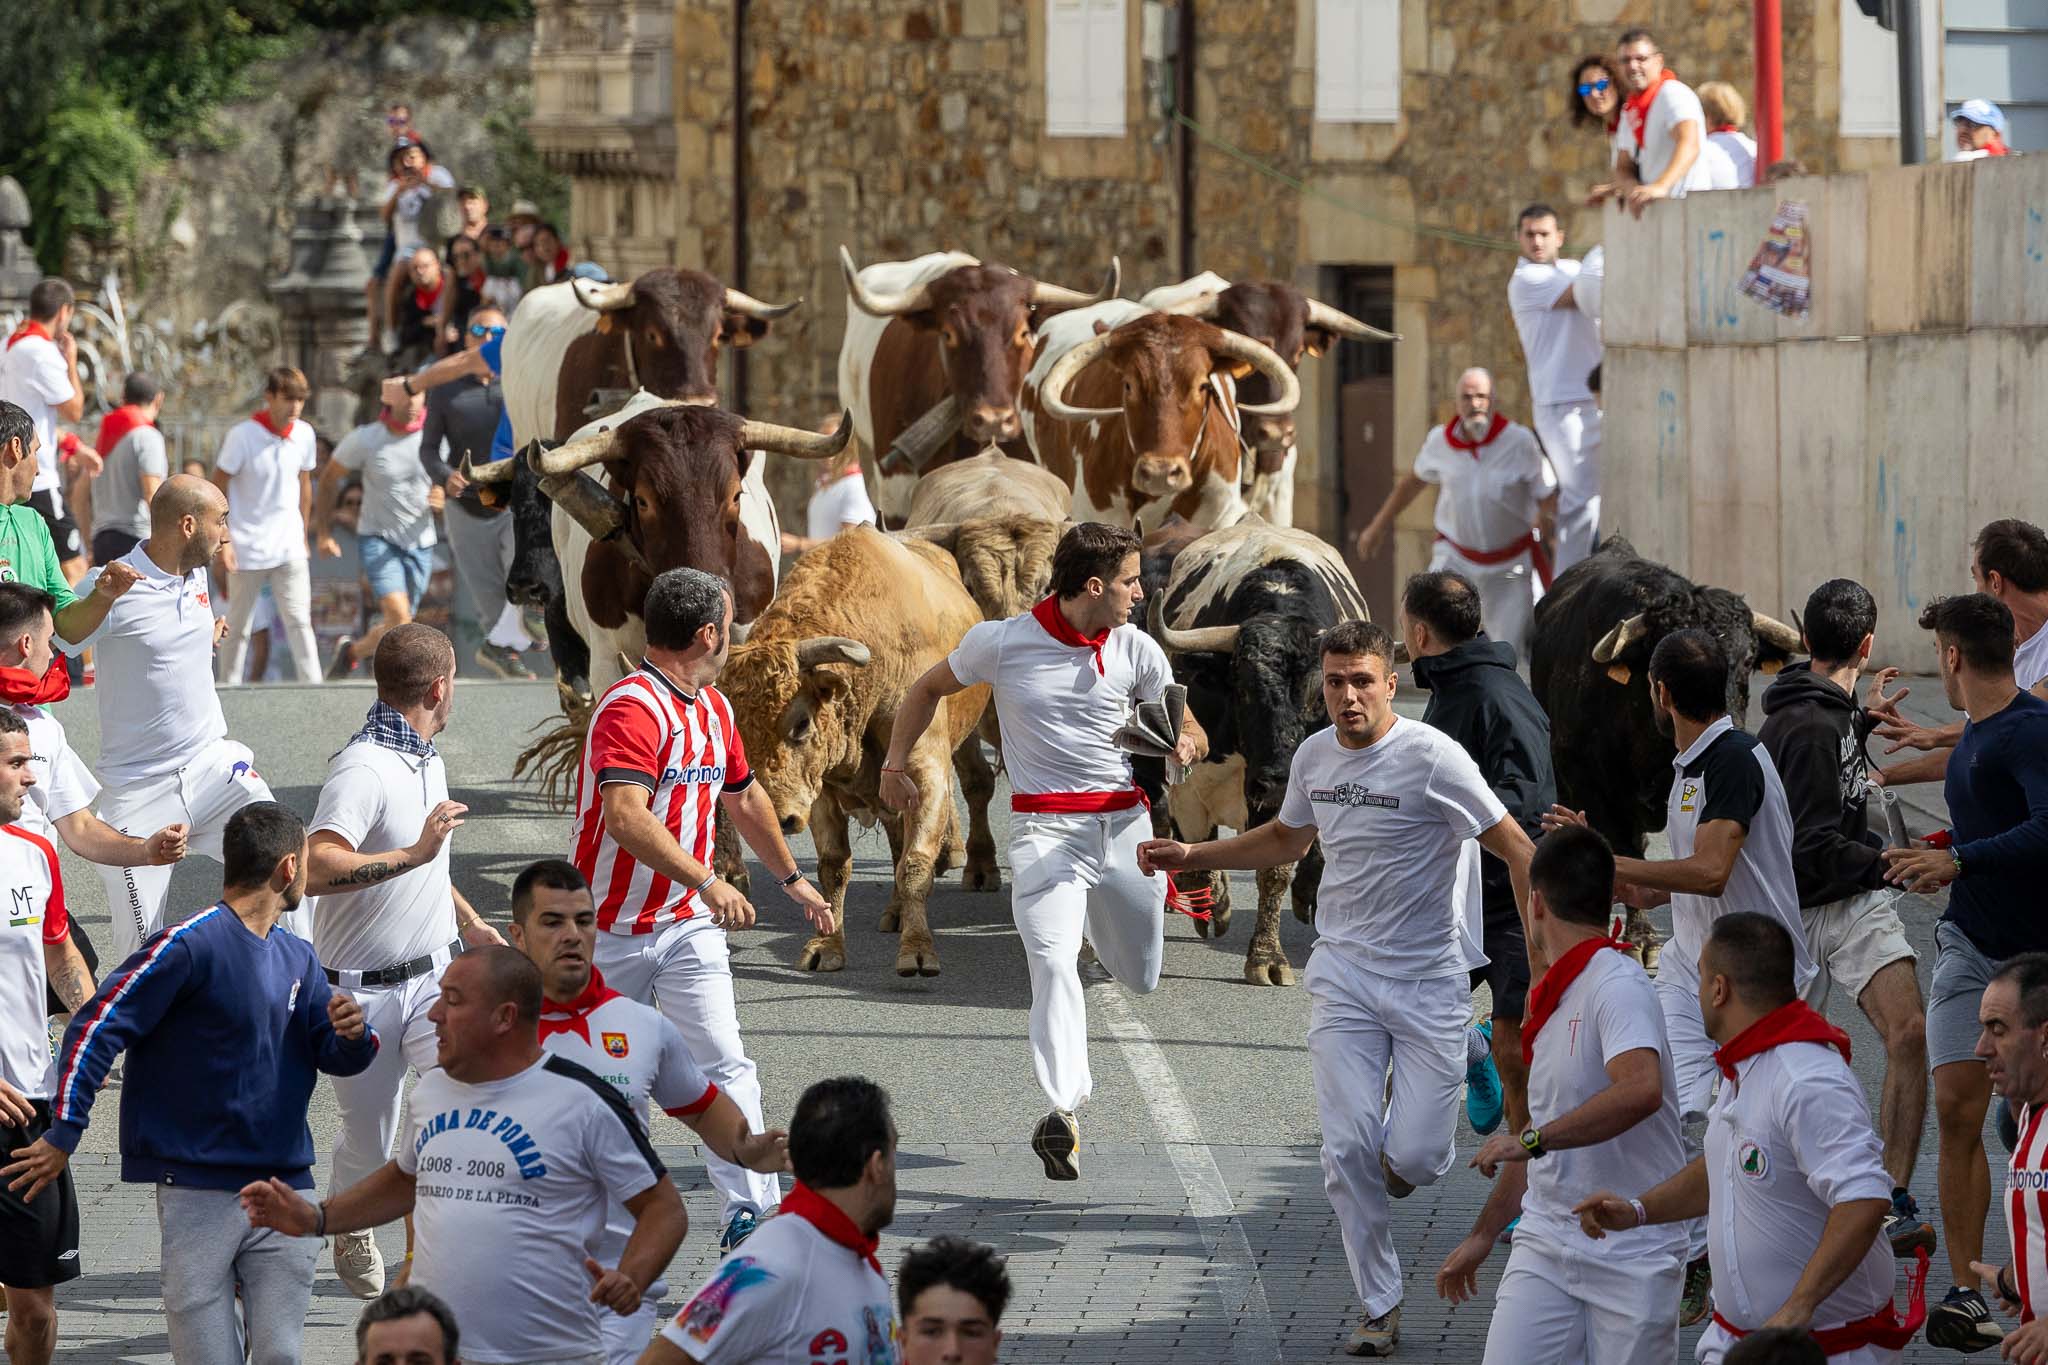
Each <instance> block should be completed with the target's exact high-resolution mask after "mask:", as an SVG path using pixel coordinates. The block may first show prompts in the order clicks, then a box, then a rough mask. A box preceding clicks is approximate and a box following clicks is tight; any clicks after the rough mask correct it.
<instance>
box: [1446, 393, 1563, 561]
mask: <svg viewBox="0 0 2048 1365" xmlns="http://www.w3.org/2000/svg"><path fill="white" fill-rule="evenodd" d="M1456 421H1457V419H1456V418H1453V419H1451V423H1447V424H1446V425H1444V426H1440V427H1431V428H1430V429H1429V435H1428V436H1427V437H1425V438H1424V439H1423V442H1422V450H1421V451H1420V452H1419V453H1418V454H1417V455H1416V456H1415V477H1416V478H1418V479H1421V480H1422V481H1423V482H1424V483H1433V484H1435V485H1436V486H1437V489H1438V492H1437V495H1436V530H1437V534H1438V535H1440V536H1442V537H1443V538H1444V539H1445V540H1448V541H1449V542H1451V545H1452V546H1453V548H1457V549H1466V550H1477V551H1479V552H1481V553H1482V554H1484V553H1490V552H1492V551H1495V550H1504V549H1506V548H1508V547H1509V546H1510V545H1513V544H1514V543H1515V542H1516V541H1518V540H1521V539H1523V538H1524V537H1526V536H1527V535H1528V534H1529V530H1530V528H1531V527H1533V526H1534V525H1535V524H1536V504H1537V503H1538V502H1540V501H1542V499H1543V495H1544V493H1545V492H1546V491H1547V490H1546V489H1545V488H1544V486H1543V479H1544V468H1545V467H1544V463H1543V447H1542V446H1541V445H1539V444H1538V443H1537V441H1536V433H1535V432H1533V431H1531V430H1529V428H1527V427H1525V426H1523V425H1522V424H1521V423H1519V422H1504V423H1503V424H1502V425H1501V426H1500V427H1499V429H1498V430H1496V431H1494V432H1493V434H1492V435H1491V437H1490V438H1489V439H1487V440H1486V441H1484V442H1483V443H1481V444H1479V445H1477V446H1475V447H1474V448H1473V449H1471V450H1463V449H1460V448H1459V447H1457V446H1454V445H1452V444H1451V433H1450V426H1451V425H1452V424H1454V423H1455V422H1456ZM1458 438H1459V439H1460V440H1463V439H1464V433H1463V432H1462V431H1460V432H1459V433H1458Z"/></svg>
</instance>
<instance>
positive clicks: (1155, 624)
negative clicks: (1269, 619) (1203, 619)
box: [1145, 592, 1243, 654]
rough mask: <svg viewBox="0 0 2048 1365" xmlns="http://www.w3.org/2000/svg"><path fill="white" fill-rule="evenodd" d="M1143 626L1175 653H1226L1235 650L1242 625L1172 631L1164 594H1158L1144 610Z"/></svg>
mask: <svg viewBox="0 0 2048 1365" xmlns="http://www.w3.org/2000/svg"><path fill="white" fill-rule="evenodd" d="M1145 624H1146V625H1147V626H1148V627H1150V629H1151V633H1152V637H1153V638H1154V639H1156V640H1158V641H1159V643H1160V644H1162V645H1164V646H1165V647H1166V648H1167V649H1169V650H1171V651H1172V652H1173V653H1175V654H1229V653H1230V652H1232V651H1233V650H1235V649H1236V648H1237V633H1238V631H1239V630H1241V629H1243V627H1241V626H1198V627H1196V628H1195V629H1193V630H1175V629H1174V628H1173V627H1172V626H1169V625H1167V624H1166V594H1165V593H1163V592H1161V593H1159V594H1157V595H1155V596H1154V597H1153V598H1152V605H1151V606H1149V607H1147V608H1146V609H1145Z"/></svg>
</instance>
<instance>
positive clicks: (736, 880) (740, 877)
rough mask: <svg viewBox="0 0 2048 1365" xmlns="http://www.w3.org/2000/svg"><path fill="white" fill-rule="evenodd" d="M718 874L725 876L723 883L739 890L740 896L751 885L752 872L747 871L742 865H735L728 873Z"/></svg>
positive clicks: (744, 893) (746, 891)
mask: <svg viewBox="0 0 2048 1365" xmlns="http://www.w3.org/2000/svg"><path fill="white" fill-rule="evenodd" d="M719 875H720V876H722V877H724V878H725V884H726V885H727V886H730V887H731V888H732V889H733V890H735V891H737V892H739V893H740V894H741V895H742V896H744V895H746V894H747V893H748V891H749V889H750V888H751V887H752V886H753V883H754V874H753V873H751V872H749V871H747V869H746V868H745V867H744V866H740V867H735V868H734V869H733V870H732V872H731V874H730V875H728V874H726V873H723V872H721V873H720V874H719Z"/></svg>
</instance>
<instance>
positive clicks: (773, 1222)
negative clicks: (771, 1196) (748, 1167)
mask: <svg viewBox="0 0 2048 1365" xmlns="http://www.w3.org/2000/svg"><path fill="white" fill-rule="evenodd" d="M465 1330H466V1329H465ZM661 1335H662V1336H663V1338H665V1339H666V1340H667V1341H669V1342H670V1343H671V1344H673V1345H675V1346H676V1347H678V1348H680V1349H681V1350H682V1351H683V1352H684V1353H685V1354H687V1355H688V1356H689V1357H690V1358H691V1359H692V1360H696V1361H700V1362H702V1365H826V1362H832V1363H833V1365H837V1362H842V1361H843V1362H845V1365H895V1363H896V1362H897V1361H898V1360H900V1359H902V1348H901V1340H900V1339H901V1336H902V1332H901V1329H900V1328H899V1327H898V1325H897V1322H896V1308H895V1304H894V1301H893V1300H892V1298H891V1296H890V1293H889V1281H888V1280H887V1279H886V1278H884V1277H883V1275H882V1273H881V1272H880V1271H878V1270H876V1269H875V1268H874V1267H873V1266H871V1265H869V1264H868V1263H867V1260H866V1259H865V1258H864V1257H862V1256H861V1255H859V1254H858V1253H857V1252H854V1251H853V1250H851V1249H849V1248H847V1247H843V1246H841V1245H840V1244H839V1243H837V1242H835V1241H833V1240H831V1239H830V1238H828V1237H826V1236H825V1234H824V1233H822V1232H820V1231H818V1228H817V1226H816V1225H815V1224H814V1223H812V1222H811V1221H810V1220H809V1219H807V1218H803V1217H799V1216H798V1215H796V1214H793V1213H782V1214H777V1215H776V1216H775V1217H773V1218H770V1219H769V1220H768V1221H767V1222H765V1223H763V1224H762V1225H761V1227H760V1230H759V1231H757V1232H756V1233H755V1234H754V1235H753V1236H752V1237H749V1238H748V1239H747V1244H746V1245H745V1246H743V1247H741V1248H740V1249H739V1250H738V1251H735V1252H734V1253H732V1255H730V1256H727V1257H726V1258H725V1259H724V1260H723V1261H720V1262H719V1263H718V1269H717V1270H716V1271H715V1272H713V1274H712V1276H711V1278H710V1279H709V1280H706V1281H705V1282H704V1286H703V1287H702V1288H701V1289H699V1290H698V1291H697V1292H696V1293H695V1294H694V1295H692V1296H691V1298H690V1301H689V1302H688V1303H687V1304H685V1305H683V1311H682V1312H680V1313H678V1314H676V1315H675V1317H674V1318H673V1319H671V1320H670V1321H669V1323H668V1324H667V1325H666V1326H664V1327H663V1328H662V1329H661Z"/></svg>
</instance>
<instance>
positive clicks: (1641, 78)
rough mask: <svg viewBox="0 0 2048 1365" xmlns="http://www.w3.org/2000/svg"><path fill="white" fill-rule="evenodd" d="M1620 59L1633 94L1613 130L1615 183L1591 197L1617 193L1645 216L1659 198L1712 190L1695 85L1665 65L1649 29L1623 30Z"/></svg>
mask: <svg viewBox="0 0 2048 1365" xmlns="http://www.w3.org/2000/svg"><path fill="white" fill-rule="evenodd" d="M1615 57H1616V59H1617V60H1618V61H1619V62H1620V64H1621V83H1622V85H1623V87H1625V88H1626V90H1627V91H1628V95H1627V98H1625V99H1624V100H1623V101H1622V105H1621V119H1620V121H1619V122H1618V123H1617V124H1616V125H1615V128H1614V182H1613V183H1612V184H1608V185H1596V186H1594V187H1593V193H1592V196H1591V197H1592V199H1593V201H1594V202H1596V203H1597V202H1598V201H1599V200H1601V199H1604V198H1608V197H1609V196H1613V197H1618V198H1619V199H1621V201H1622V202H1623V204H1624V205H1625V206H1626V207H1627V209H1628V210H1629V212H1630V213H1633V214H1634V215H1635V216H1636V217H1638V218H1640V217H1642V216H1643V210H1644V209H1646V208H1648V207H1649V206H1650V205H1651V204H1652V203H1654V202H1655V201H1656V200H1659V199H1679V198H1683V197H1684V196H1685V195H1686V194H1687V193H1688V192H1689V191H1692V190H1704V189H1707V188H1710V185H1709V177H1710V169H1709V167H1710V163H1709V162H1708V161H1707V160H1706V159H1705V158H1704V157H1703V156H1702V155H1701V152H1702V149H1703V148H1704V147H1705V146H1706V142H1707V119H1706V115H1705V114H1704V113H1703V112H1702V111H1701V109H1700V97H1699V96H1698V95H1696V94H1694V93H1693V90H1692V87H1691V86H1688V85H1686V84H1685V83H1684V82H1683V81H1681V80H1679V79H1678V77H1677V76H1676V75H1674V74H1673V73H1671V72H1670V71H1667V70H1666V69H1665V67H1664V54H1663V52H1662V51H1661V50H1659V48H1658V46H1657V39H1656V37H1655V36H1654V35H1652V34H1651V32H1650V31H1649V30H1648V29H1646V28H1632V29H1630V30H1629V31H1628V32H1626V33H1624V34H1622V35H1621V42H1620V43H1619V44H1618V45H1617V47H1616V49H1615Z"/></svg>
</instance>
